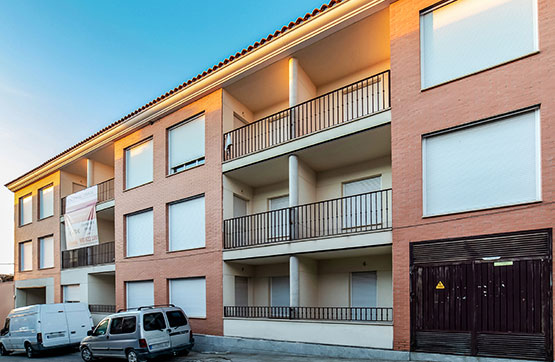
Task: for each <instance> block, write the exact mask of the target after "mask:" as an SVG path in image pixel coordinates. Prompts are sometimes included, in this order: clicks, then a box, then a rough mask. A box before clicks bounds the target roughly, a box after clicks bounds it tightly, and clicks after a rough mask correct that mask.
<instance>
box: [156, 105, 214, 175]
mask: <svg viewBox="0 0 555 362" xmlns="http://www.w3.org/2000/svg"><path fill="white" fill-rule="evenodd" d="M201 118H202V119H203V123H204V132H203V136H204V137H205V138H206V117H205V115H204V113H202V114H199V115H196V116H194V117H191V118H189V119H186V120H184V121H183V122H179V123H178V124H176V125H174V126H171V127H170V128H168V131H167V136H166V138H167V140H168V142H167V144H168V150H167V152H168V175H174V174H176V173H180V172H183V171H185V170H188V169H190V168H193V167H196V166H200V165H204V163H205V161H206V141H205V142H203V144H204V150H203V152H202V154H203V156H202V157H199V158H197V159H193V160H187V161H185V163H182V164H179V165H176V166H173V167H172V160H171V154H172V152H171V132H172V131H173V130H175V129H177V128H179V127H182V126H185V125H187V124H188V123H191V122H195V121H198V120H199V119H201Z"/></svg>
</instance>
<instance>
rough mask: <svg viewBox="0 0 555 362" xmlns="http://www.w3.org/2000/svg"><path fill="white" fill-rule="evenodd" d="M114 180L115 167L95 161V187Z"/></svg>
mask: <svg viewBox="0 0 555 362" xmlns="http://www.w3.org/2000/svg"><path fill="white" fill-rule="evenodd" d="M112 178H114V167H113V166H108V165H105V164H103V163H100V162H98V161H94V160H93V185H98V184H99V183H101V182H104V181H107V180H109V179H112Z"/></svg>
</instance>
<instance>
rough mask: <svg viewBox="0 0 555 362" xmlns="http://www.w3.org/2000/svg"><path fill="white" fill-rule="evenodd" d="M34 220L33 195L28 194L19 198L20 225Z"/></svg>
mask: <svg viewBox="0 0 555 362" xmlns="http://www.w3.org/2000/svg"><path fill="white" fill-rule="evenodd" d="M32 221H33V196H32V195H27V196H23V197H21V198H20V199H19V225H20V226H23V225H27V224H29V223H31V222H32Z"/></svg>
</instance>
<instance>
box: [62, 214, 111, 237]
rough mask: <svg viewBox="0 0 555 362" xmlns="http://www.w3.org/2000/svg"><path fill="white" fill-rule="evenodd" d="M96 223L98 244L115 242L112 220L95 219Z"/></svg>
mask: <svg viewBox="0 0 555 362" xmlns="http://www.w3.org/2000/svg"><path fill="white" fill-rule="evenodd" d="M96 223H97V227H98V240H99V243H108V242H110V241H114V240H115V229H114V221H113V220H106V219H100V218H97V219H96ZM64 234H65V232H64Z"/></svg>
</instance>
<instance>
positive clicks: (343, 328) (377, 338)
mask: <svg viewBox="0 0 555 362" xmlns="http://www.w3.org/2000/svg"><path fill="white" fill-rule="evenodd" d="M224 335H225V336H233V337H244V338H262V339H272V340H282V341H293V342H306V343H318V344H334V345H344V346H356V347H369V348H383V349H391V348H393V325H391V324H374V323H372V324H370V323H368V324H362V323H361V324H357V323H348V322H347V323H336V322H316V321H314V322H313V321H278V320H252V319H250V320H249V319H230V318H228V319H224Z"/></svg>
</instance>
